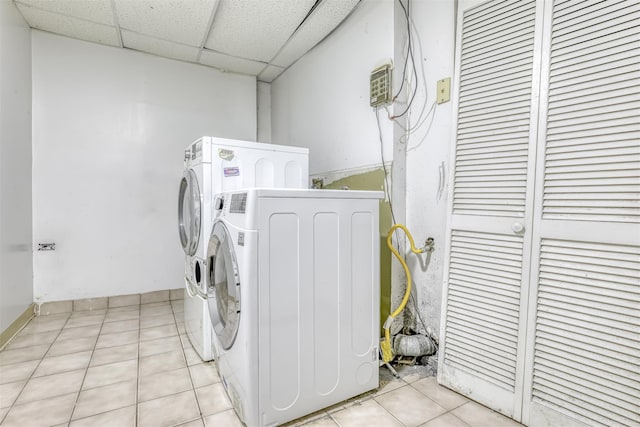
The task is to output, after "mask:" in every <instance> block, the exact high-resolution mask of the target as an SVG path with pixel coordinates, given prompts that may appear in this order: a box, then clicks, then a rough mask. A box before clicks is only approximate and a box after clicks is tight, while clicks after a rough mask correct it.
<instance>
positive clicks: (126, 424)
mask: <svg viewBox="0 0 640 427" xmlns="http://www.w3.org/2000/svg"><path fill="white" fill-rule="evenodd" d="M135 425H136V405H132V406H127V407H126V408H120V409H116V410H114V411H109V412H104V413H102V414H98V415H94V416H91V417H87V418H82V419H80V420H75V421H72V422H71V424H69V427H135Z"/></svg>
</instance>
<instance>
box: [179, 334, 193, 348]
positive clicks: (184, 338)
mask: <svg viewBox="0 0 640 427" xmlns="http://www.w3.org/2000/svg"><path fill="white" fill-rule="evenodd" d="M180 342H181V343H182V348H184V349H185V350H186V349H188V348H193V344H192V343H191V340H190V339H189V335H187V334H186V333H185V334H182V335H180Z"/></svg>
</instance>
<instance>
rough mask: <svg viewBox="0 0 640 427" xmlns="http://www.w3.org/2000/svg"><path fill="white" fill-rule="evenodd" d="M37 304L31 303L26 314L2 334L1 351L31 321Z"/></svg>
mask: <svg viewBox="0 0 640 427" xmlns="http://www.w3.org/2000/svg"><path fill="white" fill-rule="evenodd" d="M34 306H35V304H33V303H31V304H30V305H29V307H27V308H26V310H25V311H24V312H22V314H21V315H20V316H18V318H17V319H16V320H14V321H13V323H12V324H10V325H9V327H8V328H7V329H5V330H4V331H3V332H2V333H1V334H0V350H2V349H3V348H4V346H5V345H7V343H8V342H9V341H10V340H11V338H13V336H14V335H15V334H17V333H18V332H20V330H21V329H22V328H23V327H24V326H25V325H26V324H27V323H28V322H29V320H31V318H32V317H33V313H34V310H33V309H34Z"/></svg>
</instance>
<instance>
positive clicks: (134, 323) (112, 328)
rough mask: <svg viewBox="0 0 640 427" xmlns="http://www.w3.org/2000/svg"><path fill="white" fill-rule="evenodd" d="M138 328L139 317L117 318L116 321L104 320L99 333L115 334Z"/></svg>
mask: <svg viewBox="0 0 640 427" xmlns="http://www.w3.org/2000/svg"><path fill="white" fill-rule="evenodd" d="M139 328H140V320H139V319H137V318H136V319H130V320H119V321H117V322H106V323H104V324H103V325H102V330H101V331H100V334H101V335H106V334H117V333H120V332H128V331H137V330H138V329H139Z"/></svg>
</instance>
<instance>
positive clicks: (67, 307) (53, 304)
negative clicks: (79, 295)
mask: <svg viewBox="0 0 640 427" xmlns="http://www.w3.org/2000/svg"><path fill="white" fill-rule="evenodd" d="M72 311H73V302H72V301H50V302H44V303H42V304H41V305H40V315H41V316H49V315H52V314H59V313H71V312H72Z"/></svg>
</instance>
